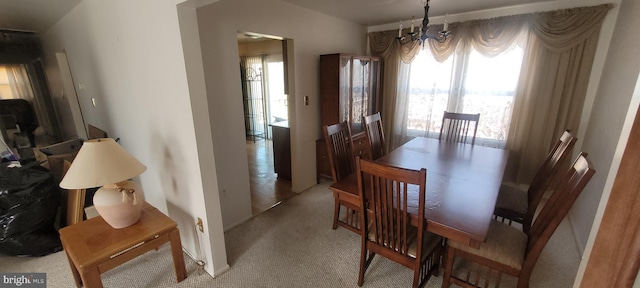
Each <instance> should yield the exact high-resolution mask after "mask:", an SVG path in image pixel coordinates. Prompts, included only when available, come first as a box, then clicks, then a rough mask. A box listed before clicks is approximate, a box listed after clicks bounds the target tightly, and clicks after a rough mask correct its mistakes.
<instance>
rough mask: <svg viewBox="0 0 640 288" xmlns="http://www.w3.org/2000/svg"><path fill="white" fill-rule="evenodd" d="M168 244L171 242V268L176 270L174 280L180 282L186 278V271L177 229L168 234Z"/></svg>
mask: <svg viewBox="0 0 640 288" xmlns="http://www.w3.org/2000/svg"><path fill="white" fill-rule="evenodd" d="M169 242H171V254H172V256H173V268H174V269H175V270H176V280H177V281H178V282H180V281H182V280H184V279H185V278H187V269H186V268H185V265H184V256H183V254H182V242H180V232H179V231H178V229H177V228H176V229H174V230H173V231H171V232H169Z"/></svg>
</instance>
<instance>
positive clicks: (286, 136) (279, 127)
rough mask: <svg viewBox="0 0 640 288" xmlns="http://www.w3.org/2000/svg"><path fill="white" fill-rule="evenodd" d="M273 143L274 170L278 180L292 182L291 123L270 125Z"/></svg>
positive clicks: (284, 122)
mask: <svg viewBox="0 0 640 288" xmlns="http://www.w3.org/2000/svg"><path fill="white" fill-rule="evenodd" d="M270 126H271V133H272V137H273V138H272V141H273V169H274V171H275V172H276V173H278V178H280V179H285V180H289V181H291V135H290V132H289V122H287V121H283V122H276V123H272V124H270Z"/></svg>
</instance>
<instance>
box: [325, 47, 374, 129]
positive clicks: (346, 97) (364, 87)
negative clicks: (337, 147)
mask: <svg viewBox="0 0 640 288" xmlns="http://www.w3.org/2000/svg"><path fill="white" fill-rule="evenodd" d="M379 83H380V59H379V58H378V57H371V56H355V55H347V54H328V55H320V103H321V104H320V110H321V111H320V113H321V116H320V118H321V120H320V124H321V125H323V126H324V125H331V124H336V123H340V122H343V121H347V122H348V123H349V126H350V127H351V134H352V135H355V134H357V133H360V132H362V131H364V125H363V123H362V121H363V120H362V117H363V116H366V115H370V114H373V113H376V112H378V107H379V105H378V104H379V101H380V97H379V95H380V87H379V86H380V85H379Z"/></svg>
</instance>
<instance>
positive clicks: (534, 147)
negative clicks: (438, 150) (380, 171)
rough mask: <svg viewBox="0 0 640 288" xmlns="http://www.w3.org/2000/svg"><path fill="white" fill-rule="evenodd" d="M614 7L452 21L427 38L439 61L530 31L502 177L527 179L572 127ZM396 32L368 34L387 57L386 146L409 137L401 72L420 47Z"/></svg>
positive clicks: (501, 45)
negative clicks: (447, 33) (443, 32)
mask: <svg viewBox="0 0 640 288" xmlns="http://www.w3.org/2000/svg"><path fill="white" fill-rule="evenodd" d="M611 6H612V5H611V4H605V5H600V6H595V7H583V8H576V9H565V10H558V11H551V12H542V13H535V14H523V15H515V16H506V17H499V18H494V19H485V20H473V21H467V22H461V23H452V24H451V25H450V26H449V27H450V30H451V34H452V36H451V37H450V38H449V39H447V40H446V41H444V43H439V42H437V41H435V40H432V39H429V42H428V48H429V49H430V50H431V53H432V54H433V55H434V58H435V59H436V60H437V61H439V62H443V61H445V60H446V59H447V58H448V57H450V56H452V55H453V54H454V53H467V54H468V53H469V52H470V51H471V49H474V50H476V51H478V52H479V53H481V54H483V55H485V56H488V57H492V56H495V55H498V54H500V53H502V52H504V51H506V50H507V49H509V47H511V45H513V43H514V42H515V41H517V39H518V36H519V35H520V34H521V33H528V37H527V38H528V42H527V44H526V45H527V46H526V48H525V58H524V61H523V65H522V70H521V73H520V79H519V82H518V88H517V92H516V97H515V100H514V104H513V105H514V107H513V112H512V119H511V123H510V127H509V132H508V135H507V144H506V145H507V147H506V148H507V149H509V150H511V151H512V152H513V153H512V156H511V157H510V159H509V164H508V166H507V169H508V172H507V175H505V178H506V180H509V181H515V182H518V183H528V182H530V179H531V178H532V177H533V173H535V171H536V170H537V168H538V167H539V165H540V164H541V163H542V162H543V161H544V159H545V157H546V154H547V153H548V151H549V149H550V148H551V147H552V145H553V143H554V142H555V140H556V138H557V137H559V135H560V134H561V132H562V131H563V130H564V129H570V130H572V131H574V133H575V132H577V128H578V124H579V119H580V115H581V112H582V111H581V109H582V104H583V103H584V97H585V95H586V86H587V82H588V77H589V74H590V73H591V65H592V62H593V57H594V53H595V48H596V44H597V40H598V32H599V30H600V26H601V24H602V21H603V20H604V16H605V15H606V13H607V12H608V10H609V9H610V8H611ZM434 27H437V26H434ZM435 30H438V29H435ZM395 36H397V30H391V31H382V32H372V33H369V43H370V49H371V51H372V53H373V54H374V55H376V56H380V57H381V58H382V59H383V61H384V62H383V64H384V71H383V77H384V79H383V87H384V88H383V93H382V95H383V96H382V103H383V104H382V105H383V106H382V109H381V110H382V114H383V122H384V123H385V134H386V135H385V137H386V138H387V139H390V141H388V146H389V147H388V148H389V149H393V148H395V147H397V146H399V145H401V144H403V143H404V142H403V141H406V140H407V137H406V131H404V132H403V129H405V130H406V125H404V126H403V124H402V122H403V119H406V118H402V117H404V115H403V114H406V113H405V112H404V111H405V109H406V107H405V106H406V102H407V101H406V99H405V98H406V97H407V94H402V93H400V92H401V91H402V87H403V84H401V83H405V82H406V81H407V78H408V77H407V75H405V73H402V71H403V70H402V69H403V68H402V65H403V64H402V63H411V61H412V60H413V58H414V57H415V55H416V53H417V52H418V51H419V49H420V48H421V47H419V45H417V43H412V45H408V46H406V47H398V46H401V45H399V44H398V41H397V40H396V38H395ZM403 105H405V106H403ZM396 111H398V112H396ZM394 115H398V116H399V117H394ZM403 127H405V128H403ZM389 128H390V129H389ZM403 135H404V136H403Z"/></svg>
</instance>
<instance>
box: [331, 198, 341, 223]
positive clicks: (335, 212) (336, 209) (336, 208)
mask: <svg viewBox="0 0 640 288" xmlns="http://www.w3.org/2000/svg"><path fill="white" fill-rule="evenodd" d="M333 199H335V204H334V208H333V230H336V229H337V228H338V215H340V199H338V197H337V196H336V195H334V196H333Z"/></svg>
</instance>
